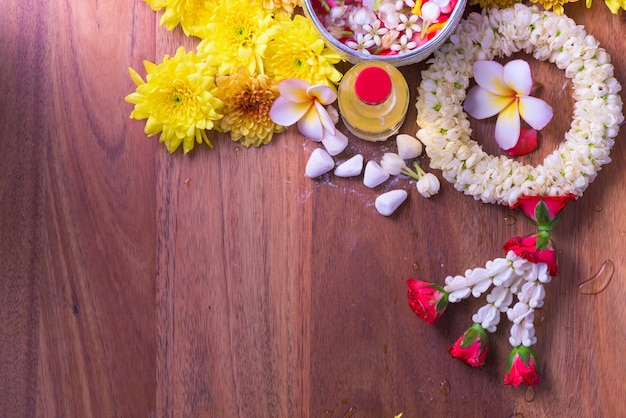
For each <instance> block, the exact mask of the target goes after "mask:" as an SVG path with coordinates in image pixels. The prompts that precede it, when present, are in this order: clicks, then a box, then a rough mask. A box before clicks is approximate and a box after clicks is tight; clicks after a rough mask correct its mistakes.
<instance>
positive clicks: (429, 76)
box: [416, 4, 624, 206]
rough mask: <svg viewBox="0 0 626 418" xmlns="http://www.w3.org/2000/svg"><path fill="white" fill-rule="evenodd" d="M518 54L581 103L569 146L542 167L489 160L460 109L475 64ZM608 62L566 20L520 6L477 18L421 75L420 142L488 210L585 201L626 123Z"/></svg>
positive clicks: (500, 158) (451, 179) (445, 173)
mask: <svg viewBox="0 0 626 418" xmlns="http://www.w3.org/2000/svg"><path fill="white" fill-rule="evenodd" d="M519 51H524V52H526V53H529V54H530V53H532V55H533V57H534V58H535V59H538V60H542V61H543V60H548V61H550V62H552V63H555V64H556V66H557V67H558V68H559V69H562V70H565V76H566V77H567V78H570V79H571V80H572V84H573V87H574V93H573V97H574V99H575V100H576V104H575V105H574V118H573V121H572V124H571V127H570V130H569V131H568V132H567V133H566V134H565V141H564V142H563V143H561V144H560V145H559V146H558V148H557V149H556V150H555V151H554V152H553V153H552V154H550V155H548V156H547V157H546V158H545V160H544V161H543V164H540V165H538V166H536V167H533V166H529V165H524V164H521V163H520V162H518V161H515V160H512V159H509V158H508V157H506V156H492V155H488V154H487V153H485V152H484V151H483V149H482V147H481V146H480V145H479V144H478V143H477V142H476V141H474V140H473V139H471V137H470V135H471V129H470V123H469V120H468V117H467V115H466V113H465V112H464V111H463V106H462V103H463V100H464V99H465V96H466V89H467V87H468V85H469V80H470V78H471V77H472V63H473V62H474V61H476V60H484V59H487V60H489V59H493V58H494V57H502V56H510V55H511V54H513V53H515V52H519ZM610 60H611V57H610V56H609V54H608V53H607V52H606V51H605V50H604V49H603V48H600V47H599V45H598V42H597V41H596V39H595V38H594V37H593V36H592V35H588V34H586V32H585V30H584V28H583V27H582V26H579V25H576V23H575V22H574V21H573V20H572V19H570V18H568V17H567V16H563V15H557V14H555V13H553V12H549V11H539V10H538V9H537V8H535V7H529V6H525V5H522V4H516V5H515V6H514V7H512V8H509V9H504V10H497V9H492V10H490V11H488V12H487V11H483V12H482V14H478V13H472V14H471V15H470V16H469V17H468V18H467V19H466V20H464V21H462V22H461V23H460V25H459V26H458V28H457V30H456V32H455V33H454V34H453V35H452V36H451V37H450V39H449V41H448V42H447V43H446V44H445V45H443V46H442V47H441V49H440V50H438V51H436V52H435V53H434V58H433V59H432V61H431V65H430V66H429V68H428V69H427V70H425V71H424V72H423V73H422V82H421V84H420V87H419V89H418V97H419V99H418V101H417V104H416V107H417V111H418V116H417V123H418V125H419V126H420V127H421V129H420V130H419V131H418V133H417V136H418V138H419V139H420V140H421V141H422V142H423V143H424V145H425V147H426V152H427V154H428V156H429V157H430V166H431V167H432V168H435V169H439V170H441V171H442V174H443V177H444V178H445V179H446V180H448V181H449V182H451V183H452V184H454V187H455V188H456V189H457V190H459V191H463V192H464V193H465V194H467V195H470V196H473V197H474V198H475V199H480V200H482V201H483V202H485V203H500V204H505V205H508V206H512V205H514V204H515V203H516V202H517V200H518V199H519V198H520V196H563V195H567V194H573V195H576V196H581V195H582V194H583V192H584V191H585V190H586V188H587V186H589V184H590V183H591V182H592V181H593V180H594V179H595V177H596V174H597V172H598V171H599V170H600V169H601V168H602V165H604V164H606V163H608V162H610V161H611V159H610V157H609V152H610V150H611V147H612V146H613V144H614V138H615V136H616V135H617V132H618V128H619V124H620V123H621V122H622V121H623V119H624V118H623V115H622V113H621V111H622V102H621V98H620V96H619V95H618V92H619V91H620V90H621V86H620V84H619V82H618V81H617V80H616V79H615V77H613V65H612V64H611V63H610Z"/></svg>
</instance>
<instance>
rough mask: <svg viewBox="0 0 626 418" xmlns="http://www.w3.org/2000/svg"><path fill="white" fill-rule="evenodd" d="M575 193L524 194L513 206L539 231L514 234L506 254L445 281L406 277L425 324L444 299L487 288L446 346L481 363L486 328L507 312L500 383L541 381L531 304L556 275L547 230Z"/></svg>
mask: <svg viewBox="0 0 626 418" xmlns="http://www.w3.org/2000/svg"><path fill="white" fill-rule="evenodd" d="M575 198H576V197H575V196H574V195H565V196H527V197H523V198H521V199H520V200H519V202H518V203H517V204H516V206H515V207H516V208H517V207H519V208H520V209H521V210H522V211H523V212H524V214H525V215H527V216H528V218H529V219H530V220H531V222H532V223H533V224H534V225H535V226H537V228H538V230H539V231H538V233H537V234H534V235H529V236H526V237H517V236H516V237H512V238H511V239H509V241H507V242H506V244H505V245H504V251H505V254H506V255H505V257H502V258H496V259H494V260H490V261H488V262H487V263H486V264H485V266H484V267H478V268H474V269H469V270H466V271H465V273H464V274H462V275H456V276H448V277H446V278H445V285H444V286H441V285H437V284H434V283H429V282H426V281H422V280H420V281H418V282H414V281H412V280H414V279H409V281H408V283H409V294H408V298H409V305H410V306H411V308H412V309H413V311H414V312H415V313H416V314H417V315H418V316H419V317H421V318H423V319H424V320H426V322H428V323H429V324H432V323H434V322H435V321H437V320H438V319H439V318H440V317H441V316H442V315H443V312H444V310H445V308H446V307H447V305H448V303H456V302H459V301H461V300H464V299H466V298H468V297H470V296H473V297H474V298H478V297H481V296H482V295H484V294H486V297H485V299H486V304H485V305H483V306H482V307H480V308H479V309H478V310H477V311H476V313H475V314H474V315H473V316H472V322H473V325H472V326H471V327H470V328H468V329H467V330H466V331H465V332H464V333H463V335H461V337H459V339H458V340H457V341H456V342H455V343H454V344H453V345H452V346H451V347H450V348H449V349H448V352H449V353H450V354H451V355H452V356H453V357H455V358H457V359H459V360H461V361H462V362H464V363H465V364H467V365H469V366H472V367H483V365H484V364H485V359H486V356H487V351H488V334H487V333H493V332H495V331H496V329H497V327H498V325H499V324H500V319H501V316H502V314H505V316H506V318H507V319H508V320H509V321H510V323H511V328H510V337H509V343H510V344H511V345H512V346H513V350H512V352H511V356H510V358H509V364H508V366H507V369H506V373H505V378H504V383H505V384H510V385H514V386H519V385H520V384H521V383H525V384H527V385H530V386H534V385H537V384H539V381H540V373H539V369H538V366H537V361H536V358H535V354H534V353H533V352H532V350H531V348H530V347H531V346H532V345H534V344H535V343H536V342H537V338H536V336H535V329H534V324H533V322H534V315H535V310H536V309H537V308H541V307H542V306H543V301H544V298H545V294H546V293H545V290H544V285H546V284H547V283H549V282H550V281H551V280H552V278H553V277H555V276H557V275H558V264H557V260H556V250H555V247H554V243H553V242H552V240H551V239H550V231H551V230H552V228H553V227H554V226H555V225H556V223H557V222H558V219H559V214H560V212H561V210H562V209H563V208H564V207H565V206H566V205H567V203H568V202H569V201H571V200H574V199H575ZM441 301H445V304H444V303H442V302H441ZM435 307H436V308H435Z"/></svg>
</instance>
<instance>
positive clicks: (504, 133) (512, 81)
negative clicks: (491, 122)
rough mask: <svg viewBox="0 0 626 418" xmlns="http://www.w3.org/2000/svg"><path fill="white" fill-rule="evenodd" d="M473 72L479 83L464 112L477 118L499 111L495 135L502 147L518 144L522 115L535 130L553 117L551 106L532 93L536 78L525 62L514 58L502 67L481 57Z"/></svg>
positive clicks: (468, 95) (466, 101)
mask: <svg viewBox="0 0 626 418" xmlns="http://www.w3.org/2000/svg"><path fill="white" fill-rule="evenodd" d="M473 71H474V79H475V80H476V84H478V85H477V86H475V87H473V88H472V89H471V90H470V91H468V93H467V97H466V98H465V105H464V107H465V111H466V112H467V113H468V114H469V115H470V116H472V117H473V118H476V119H485V118H489V117H492V116H495V115H497V114H499V115H498V119H497V121H496V131H495V135H494V137H495V139H496V142H497V143H498V145H499V146H500V147H501V148H502V149H504V150H509V149H511V148H513V147H514V146H515V145H516V144H517V141H518V139H519V134H520V129H521V127H520V116H521V118H522V119H523V120H524V121H526V123H528V124H529V125H530V126H531V127H532V128H533V129H535V130H541V129H543V128H544V127H545V126H546V125H547V124H548V122H550V120H551V119H552V114H553V112H552V107H551V106H550V105H549V104H547V103H546V102H544V101H543V100H541V99H539V98H537V97H531V96H530V93H531V90H532V87H533V80H532V77H531V75H530V66H529V65H528V63H527V62H526V61H524V60H513V61H509V62H508V63H506V64H505V65H504V66H502V65H501V64H500V63H498V62H495V61H484V60H481V61H476V62H474V64H473Z"/></svg>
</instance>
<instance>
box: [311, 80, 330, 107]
mask: <svg viewBox="0 0 626 418" xmlns="http://www.w3.org/2000/svg"><path fill="white" fill-rule="evenodd" d="M306 95H307V96H309V97H313V98H316V99H317V100H318V101H319V102H320V103H321V104H323V105H329V104H331V103H333V102H334V101H335V100H337V93H335V91H334V90H333V89H331V88H330V87H328V86H327V85H326V84H317V85H315V86H311V87H309V88H308V89H307V90H306Z"/></svg>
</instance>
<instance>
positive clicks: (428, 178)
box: [416, 173, 441, 198]
mask: <svg viewBox="0 0 626 418" xmlns="http://www.w3.org/2000/svg"><path fill="white" fill-rule="evenodd" d="M416 186H417V191H418V192H420V194H421V195H422V196H424V197H426V198H428V197H431V196H433V195H436V194H437V193H439V188H440V187H441V184H440V183H439V179H438V178H437V176H435V175H434V174H433V173H424V175H422V176H421V177H420V179H419V180H418V181H417V184H416Z"/></svg>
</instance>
